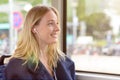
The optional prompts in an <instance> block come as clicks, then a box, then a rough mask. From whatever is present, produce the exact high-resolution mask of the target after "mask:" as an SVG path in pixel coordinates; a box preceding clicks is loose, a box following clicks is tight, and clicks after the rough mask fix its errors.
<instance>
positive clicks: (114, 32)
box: [67, 0, 120, 74]
mask: <svg viewBox="0 0 120 80" xmlns="http://www.w3.org/2000/svg"><path fill="white" fill-rule="evenodd" d="M76 1H77V5H76V6H74V4H75V3H74V0H70V1H68V2H67V5H68V6H67V53H68V54H70V55H71V58H72V59H73V60H74V61H75V65H76V70H83V71H92V72H101V73H111V74H120V69H119V67H120V64H119V63H120V59H119V58H120V57H119V56H120V22H119V21H120V9H119V7H120V6H119V4H120V0H109V1H108V0H92V1H90V0H76Z"/></svg>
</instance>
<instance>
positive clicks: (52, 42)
mask: <svg viewBox="0 0 120 80" xmlns="http://www.w3.org/2000/svg"><path fill="white" fill-rule="evenodd" d="M55 43H57V40H56V41H51V42H50V43H49V44H55Z"/></svg>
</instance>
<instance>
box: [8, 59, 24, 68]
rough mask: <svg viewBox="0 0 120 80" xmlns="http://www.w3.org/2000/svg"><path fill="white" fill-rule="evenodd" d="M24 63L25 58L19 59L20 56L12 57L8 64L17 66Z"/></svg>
mask: <svg viewBox="0 0 120 80" xmlns="http://www.w3.org/2000/svg"><path fill="white" fill-rule="evenodd" d="M23 63H24V60H22V59H18V58H12V59H10V61H9V63H8V64H7V66H9V67H10V66H12V67H14V66H15V67H16V66H20V65H22V64H23Z"/></svg>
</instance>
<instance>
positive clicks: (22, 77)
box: [5, 57, 75, 80]
mask: <svg viewBox="0 0 120 80" xmlns="http://www.w3.org/2000/svg"><path fill="white" fill-rule="evenodd" d="M23 63H24V61H23V60H22V59H16V58H13V59H11V60H10V62H9V63H8V65H7V66H6V69H5V78H6V80H54V78H53V77H52V76H51V75H50V74H49V73H48V71H47V70H46V68H45V67H44V65H43V64H42V63H41V62H39V68H37V70H36V71H34V68H33V66H32V65H27V64H25V65H23ZM54 70H55V74H56V77H57V80H75V70H74V63H73V62H72V61H71V60H70V59H69V58H67V57H66V59H65V60H60V61H58V63H57V68H55V69H54Z"/></svg>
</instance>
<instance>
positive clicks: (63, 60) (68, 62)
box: [60, 56, 74, 66]
mask: <svg viewBox="0 0 120 80" xmlns="http://www.w3.org/2000/svg"><path fill="white" fill-rule="evenodd" d="M60 62H61V63H63V64H65V65H67V66H71V65H74V62H73V61H72V60H71V59H70V58H69V57H67V56H65V59H62V60H60Z"/></svg>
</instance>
